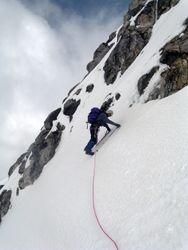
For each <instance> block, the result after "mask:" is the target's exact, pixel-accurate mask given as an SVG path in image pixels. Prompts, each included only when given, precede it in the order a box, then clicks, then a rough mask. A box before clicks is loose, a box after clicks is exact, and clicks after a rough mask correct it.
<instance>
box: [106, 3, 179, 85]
mask: <svg viewBox="0 0 188 250" xmlns="http://www.w3.org/2000/svg"><path fill="white" fill-rule="evenodd" d="M178 2H179V0H167V2H166V0H165V1H162V0H159V2H158V7H157V8H156V0H153V1H151V2H148V3H147V4H146V0H134V1H132V3H131V4H130V6H129V10H128V12H127V14H126V15H125V17H124V25H123V27H122V28H121V29H120V30H119V32H118V41H119V42H118V44H117V45H116V47H115V48H114V50H113V51H112V52H111V54H110V56H109V58H108V59H107V61H106V63H105V65H104V68H103V69H104V72H105V73H104V79H105V82H106V84H107V85H109V84H113V83H114V81H115V80H116V78H117V75H118V73H119V72H120V73H121V74H123V73H124V72H125V70H126V69H127V68H128V67H129V66H130V65H131V64H132V63H133V61H134V60H135V59H136V57H137V56H138V55H139V53H140V52H141V50H142V49H143V48H144V47H145V45H146V44H147V43H148V41H149V39H150V37H151V33H152V28H153V25H154V23H155V21H156V17H158V18H159V17H160V15H161V14H163V13H164V12H166V11H168V10H169V9H170V8H171V7H173V6H174V5H175V4H177V3H178ZM145 4H146V5H145ZM144 6H145V7H144ZM143 7H144V8H143ZM139 11H141V12H140V14H139V15H138V16H137V18H136V20H135V25H132V26H130V25H131V23H130V19H131V17H133V16H135V15H136V14H138V12H139ZM158 12H159V13H158Z"/></svg>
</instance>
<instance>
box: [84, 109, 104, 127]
mask: <svg viewBox="0 0 188 250" xmlns="http://www.w3.org/2000/svg"><path fill="white" fill-rule="evenodd" d="M101 113H102V111H101V110H100V109H99V108H92V109H91V111H90V113H89V115H88V119H87V122H88V123H90V124H94V123H96V122H97V118H98V116H99V115H100V114H101Z"/></svg>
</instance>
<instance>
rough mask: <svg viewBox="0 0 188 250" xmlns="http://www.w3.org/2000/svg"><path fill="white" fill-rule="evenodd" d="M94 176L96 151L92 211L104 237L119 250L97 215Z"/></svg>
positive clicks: (94, 174) (94, 168)
mask: <svg viewBox="0 0 188 250" xmlns="http://www.w3.org/2000/svg"><path fill="white" fill-rule="evenodd" d="M95 176H96V153H95V155H94V167H93V183H92V203H93V212H94V215H95V218H96V221H97V224H98V225H99V227H100V229H101V230H102V232H103V233H104V234H105V235H106V237H107V238H108V239H109V240H110V241H111V242H112V243H113V245H114V247H115V249H116V250H119V248H118V245H117V243H116V242H115V240H113V239H112V237H110V235H109V234H108V233H107V232H106V230H105V229H104V227H103V226H102V224H101V222H100V220H99V217H98V215H97V210H96V206H95Z"/></svg>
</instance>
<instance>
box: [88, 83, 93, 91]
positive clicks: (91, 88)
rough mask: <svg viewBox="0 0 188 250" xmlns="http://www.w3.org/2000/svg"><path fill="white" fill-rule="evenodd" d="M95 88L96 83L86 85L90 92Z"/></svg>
mask: <svg viewBox="0 0 188 250" xmlns="http://www.w3.org/2000/svg"><path fill="white" fill-rule="evenodd" d="M93 89H94V84H93V83H91V84H89V85H87V87H86V92H88V93H90V92H92V91H93Z"/></svg>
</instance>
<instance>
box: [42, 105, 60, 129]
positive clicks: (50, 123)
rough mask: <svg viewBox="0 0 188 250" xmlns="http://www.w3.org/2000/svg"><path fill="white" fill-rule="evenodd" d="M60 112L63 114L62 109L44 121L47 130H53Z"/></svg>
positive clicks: (55, 111) (52, 113)
mask: <svg viewBox="0 0 188 250" xmlns="http://www.w3.org/2000/svg"><path fill="white" fill-rule="evenodd" d="M60 112H61V108H58V109H56V110H54V111H53V112H51V113H50V114H49V115H48V117H47V118H46V120H45V121H44V127H45V129H47V130H50V129H51V128H52V126H53V121H55V120H57V117H58V115H59V113H60Z"/></svg>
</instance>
